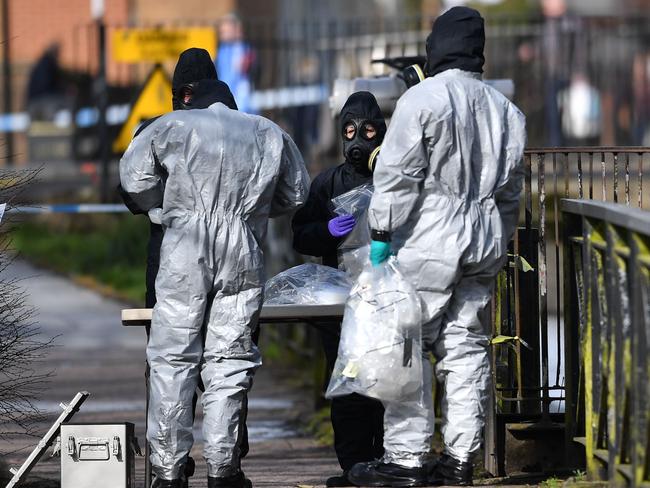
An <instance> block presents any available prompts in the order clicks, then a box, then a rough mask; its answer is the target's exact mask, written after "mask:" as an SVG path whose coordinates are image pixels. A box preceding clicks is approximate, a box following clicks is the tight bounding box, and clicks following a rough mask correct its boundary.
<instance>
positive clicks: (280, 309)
mask: <svg viewBox="0 0 650 488" xmlns="http://www.w3.org/2000/svg"><path fill="white" fill-rule="evenodd" d="M344 308H345V304H343V303H337V304H335V305H265V306H264V307H262V313H261V315H260V322H261V323H275V322H311V321H314V320H317V321H326V320H337V321H340V320H341V318H342V317H343V310H344ZM151 312H152V309H150V308H127V309H124V310H122V325H124V326H143V325H150V324H151Z"/></svg>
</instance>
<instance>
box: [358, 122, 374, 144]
mask: <svg viewBox="0 0 650 488" xmlns="http://www.w3.org/2000/svg"><path fill="white" fill-rule="evenodd" d="M361 136H362V137H363V138H364V139H365V140H367V141H372V140H373V139H374V138H375V137H377V129H376V128H375V126H374V125H372V124H369V123H366V124H364V125H363V130H362V131H361Z"/></svg>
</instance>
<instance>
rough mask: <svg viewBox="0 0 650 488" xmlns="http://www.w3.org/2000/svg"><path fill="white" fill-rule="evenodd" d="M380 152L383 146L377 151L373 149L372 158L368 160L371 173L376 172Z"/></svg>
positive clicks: (377, 148)
mask: <svg viewBox="0 0 650 488" xmlns="http://www.w3.org/2000/svg"><path fill="white" fill-rule="evenodd" d="M380 150H381V146H377V147H376V148H375V149H373V151H372V152H371V153H370V157H369V158H368V169H369V170H370V172H371V173H374V171H375V164H376V163H377V156H379V151H380Z"/></svg>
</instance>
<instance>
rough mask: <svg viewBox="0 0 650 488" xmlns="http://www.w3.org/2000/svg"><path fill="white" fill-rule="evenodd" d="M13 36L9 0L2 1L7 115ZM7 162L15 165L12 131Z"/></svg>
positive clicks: (8, 110) (6, 110)
mask: <svg viewBox="0 0 650 488" xmlns="http://www.w3.org/2000/svg"><path fill="white" fill-rule="evenodd" d="M10 43H11V36H10V33H9V0H2V90H3V93H4V96H3V97H2V109H3V112H4V113H5V115H9V114H10V113H11V112H12V110H11V108H12V107H11V99H12V98H13V95H12V92H11V51H10ZM4 156H5V162H6V164H7V165H12V164H13V158H14V136H13V133H12V132H11V130H8V131H7V132H6V133H5V154H4Z"/></svg>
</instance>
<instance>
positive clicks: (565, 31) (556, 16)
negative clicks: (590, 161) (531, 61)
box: [540, 0, 586, 147]
mask: <svg viewBox="0 0 650 488" xmlns="http://www.w3.org/2000/svg"><path fill="white" fill-rule="evenodd" d="M542 13H543V15H544V23H543V25H542V39H541V43H540V49H541V53H540V54H541V59H542V62H543V66H544V78H545V80H546V81H545V88H544V107H545V111H546V130H547V142H548V144H549V145H550V146H551V147H557V146H562V145H563V144H564V137H563V132H562V114H561V111H560V109H561V107H560V99H559V95H560V93H561V92H562V90H564V89H565V88H566V87H567V86H568V85H569V82H570V80H571V74H572V71H573V70H574V69H576V68H578V69H580V68H581V66H580V63H583V64H584V63H585V62H586V59H584V58H581V56H582V55H584V52H582V51H580V46H579V41H580V39H579V33H580V32H579V31H580V22H579V19H577V18H575V17H574V16H571V15H569V13H568V8H567V4H566V0H542Z"/></svg>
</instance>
